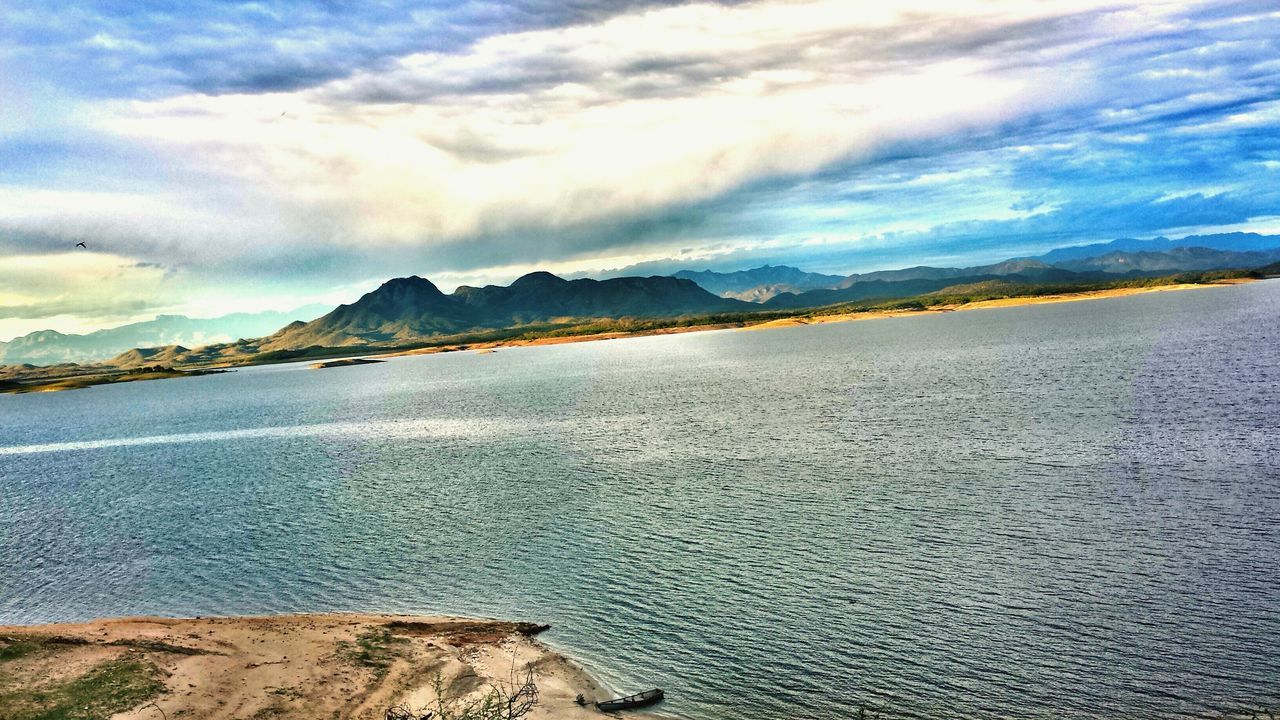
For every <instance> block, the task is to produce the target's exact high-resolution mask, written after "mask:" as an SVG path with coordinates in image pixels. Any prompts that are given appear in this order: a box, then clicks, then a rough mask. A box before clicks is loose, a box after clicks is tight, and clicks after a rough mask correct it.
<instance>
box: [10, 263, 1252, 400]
mask: <svg viewBox="0 0 1280 720" xmlns="http://www.w3.org/2000/svg"><path fill="white" fill-rule="evenodd" d="M1250 282H1257V280H1256V279H1254V278H1230V279H1224V280H1215V281H1212V282H1202V283H1175V284H1169V285H1152V286H1143V287H1118V288H1108V289H1104V290H1082V291H1079V292H1063V293H1055V294H1049V295H1026V296H1015V297H1005V298H995V299H988V300H977V301H973V302H967V303H960V304H939V305H933V306H929V307H926V308H918V307H916V308H903V309H892V310H883V309H866V310H853V311H849V312H830V311H823V310H822V309H821V308H818V309H814V310H811V311H808V312H798V313H796V314H794V315H788V316H786V317H781V318H768V317H762V318H759V319H750V318H747V319H743V320H735V321H733V322H707V323H695V324H690V325H673V326H666V327H658V328H652V329H646V330H628V331H610V332H597V333H589V334H588V333H584V334H580V335H552V336H547V337H537V338H525V339H517V338H510V339H501V340H491V341H482V342H471V343H445V344H441V345H431V346H428V347H420V348H413V349H408V350H406V349H396V348H384V349H380V348H377V347H364V348H358V350H359V352H358V353H349V354H351V355H357V354H358V355H359V356H360V357H358V358H348V359H345V360H341V359H330V360H322V361H320V362H315V360H316V358H315V357H313V358H310V359H309V360H310V361H311V364H310V365H309V367H312V368H317V369H320V368H332V367H346V366H352V365H365V364H371V363H376V362H381V361H380V360H377V359H374V358H393V357H404V356H409V355H435V354H437V353H449V352H460V351H472V352H476V353H492V352H495V351H496V350H499V349H501V348H511V347H532V346H539V345H561V344H565V343H579V342H595V341H599V340H617V339H621V338H632V337H648V336H653V335H679V334H683V333H690V332H704V331H709V330H726V329H741V330H768V329H772V328H782V327H792V326H796V325H814V324H820V323H829V322H850V321H855V320H875V319H881V318H893V317H913V316H919V315H935V314H939V313H948V312H958V311H966V310H983V309H991V308H1008V307H1017V306H1021V305H1041V304H1046V303H1061V302H1077V301H1082V300H1101V299H1105V298H1115V297H1124V296H1128V295H1142V294H1146V293H1154V292H1168V291H1173V290H1197V289H1204V288H1213V287H1221V286H1224V285H1240V284H1244V283H1250ZM260 364H264V363H257V362H253V361H251V360H250V361H247V362H237V363H231V362H226V363H217V364H212V365H199V366H191V367H187V368H183V369H173V368H162V369H148V370H151V371H150V372H138V371H126V370H120V371H111V372H105V373H104V372H97V373H94V372H86V373H84V374H79V375H75V376H72V377H67V376H63V375H59V376H56V377H50V378H48V379H47V380H32V379H27V380H23V381H22V382H13V381H7V380H5V379H4V378H3V377H0V394H4V393H28V392H52V391H59V390H73V389H79V388H85V387H90V386H93V385H100V384H105V383H119V382H134V381H138V380H153V379H162V378H170V377H191V376H195V375H203V374H208V373H214V372H225V371H228V370H234V369H236V368H241V367H253V366H255V365H260ZM273 364H274V363H273Z"/></svg>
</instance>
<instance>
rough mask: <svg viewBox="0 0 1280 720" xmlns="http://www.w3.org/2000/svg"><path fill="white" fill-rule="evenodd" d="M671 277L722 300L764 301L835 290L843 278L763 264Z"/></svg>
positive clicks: (682, 272)
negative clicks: (788, 295) (781, 296)
mask: <svg viewBox="0 0 1280 720" xmlns="http://www.w3.org/2000/svg"><path fill="white" fill-rule="evenodd" d="M672 277H677V278H681V279H684V280H692V281H694V282H695V283H697V284H698V285H699V286H701V287H702V288H703V289H705V290H708V291H710V292H713V293H715V294H716V295H720V296H721V297H727V298H735V299H738V300H747V301H750V302H764V301H765V300H768V299H769V298H771V297H773V296H774V295H777V294H779V293H782V292H793V293H795V292H804V291H806V290H815V289H818V288H832V287H835V286H836V285H838V284H839V283H840V282H841V281H842V280H844V277H843V276H840V275H823V274H821V273H813V272H805V271H804V270H801V269H799V268H794V267H790V266H787V265H762V266H760V267H758V268H751V269H749V270H737V271H735V272H727V273H724V272H715V271H714V270H700V271H695V270H680V271H679V272H675V273H672Z"/></svg>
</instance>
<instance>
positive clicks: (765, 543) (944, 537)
mask: <svg viewBox="0 0 1280 720" xmlns="http://www.w3.org/2000/svg"><path fill="white" fill-rule="evenodd" d="M1278 467H1280V281H1271V282H1263V283H1254V284H1251V285H1245V286H1237V287H1230V288H1216V289H1211V290H1195V291H1186V292H1169V293H1159V294H1150V295H1142V296H1135V297H1128V298H1119V299H1112V300H1104V301H1094V302H1081V303H1066V304H1056V305H1040V306H1031V307H1021V308H1010V309H1000V310H983V311H974V312H963V313H953V314H947V315H931V316H922V317H911V318H900V319H893V320H875V321H865V322H854V323H837V324H828V325H821V326H808V327H797V328H789V329H778V330H769V331H754V332H742V331H720V332H705V333H694V334H687V335H680V336H667V337H650V338H634V339H627V340H613V341H607V342H593V343H582V344H574V345H561V346H551V347H540V348H521V349H504V350H500V351H498V352H497V353H494V354H489V355H480V354H470V353H455V354H448V355H437V356H422V357H410V358H401V359H396V360H393V361H391V362H388V363H386V364H381V365H369V366H361V367H347V368H337V369H331V370H324V371H312V370H308V369H305V367H303V366H297V365H292V366H275V367H262V368H253V369H247V370H242V371H239V372H235V373H230V374H224V375H217V376H209V377H200V378H191V379H183V380H165V381H156V382H145V383H134V384H126V385H119V386H105V387H97V388H92V389H88V390H80V391H74V392H65V393H54V394H42V395H26V396H0V623H19V622H21V623H27V622H30V623H35V622H45V621H56V620H74V619H85V618H91V617H101V616H114V615H137V614H160V615H210V614H262V613H283V612H294V611H331V610H343V611H358V610H368V611H397V612H399V611H404V612H423V613H432V612H447V613H455V614H465V615H483V616H498V617H504V618H513V619H524V620H533V621H538V622H550V623H552V624H553V625H554V629H553V630H552V631H551V632H550V633H548V634H547V635H546V636H544V637H545V639H546V640H547V641H548V642H549V643H550V644H552V645H553V646H555V647H558V648H561V649H563V650H566V651H567V652H569V653H570V654H572V655H573V656H575V657H577V658H579V659H580V660H582V661H583V662H584V664H586V665H587V666H588V667H590V668H591V669H592V670H593V671H594V672H595V673H596V674H597V675H599V676H600V677H601V678H602V679H603V680H604V681H605V682H607V683H608V684H609V685H611V686H613V687H614V688H616V689H619V690H638V689H642V688H647V687H652V686H662V687H664V688H666V689H667V690H668V691H669V697H670V700H669V701H668V702H667V703H666V704H665V706H664V709H665V711H666V712H669V713H673V714H679V715H681V716H685V717H688V718H694V719H695V720H721V719H724V720H727V719H728V718H735V719H736V718H760V719H762V720H763V719H766V718H767V719H769V720H777V719H782V718H835V717H849V716H850V715H851V714H853V713H852V712H851V711H850V708H851V707H856V706H857V705H859V704H862V705H865V706H868V707H874V708H884V709H887V710H888V713H887V714H888V715H890V716H899V715H901V716H913V715H914V716H923V717H948V718H950V717H996V716H1000V717H1019V718H1021V717H1028V718H1030V717H1036V718H1042V717H1062V718H1077V717H1079V718H1084V717H1106V718H1140V717H1174V716H1206V715H1207V716H1214V715H1218V714H1221V713H1228V712H1241V711H1251V710H1253V709H1257V708H1260V707H1269V708H1270V709H1272V710H1273V711H1274V710H1277V709H1280V470H1277V468H1278ZM1246 716H1247V712H1246Z"/></svg>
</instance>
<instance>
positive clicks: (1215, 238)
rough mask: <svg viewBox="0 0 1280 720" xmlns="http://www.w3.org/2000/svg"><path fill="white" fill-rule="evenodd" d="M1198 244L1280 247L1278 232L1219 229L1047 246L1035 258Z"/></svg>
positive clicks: (1070, 257) (1240, 248)
mask: <svg viewBox="0 0 1280 720" xmlns="http://www.w3.org/2000/svg"><path fill="white" fill-rule="evenodd" d="M1185 247H1199V248H1208V249H1210V250H1229V251H1233V252H1249V251H1255V252H1256V251H1261V250H1274V249H1276V248H1280V236H1277V235H1259V234H1258V233H1240V232H1236V233H1219V234H1216V235H1188V236H1187V237H1184V238H1182V239H1180V240H1171V239H1169V238H1166V237H1158V238H1155V239H1152V240H1135V239H1132V238H1123V239H1120V240H1112V241H1111V242H1105V243H1093V244H1091V245H1075V246H1072V247H1064V248H1058V249H1056V250H1050V251H1049V252H1047V253H1045V254H1044V255H1041V256H1039V257H1038V258H1037V259H1038V260H1042V261H1044V262H1046V263H1050V264H1053V265H1057V264H1060V263H1064V262H1067V261H1071V260H1083V259H1085V258H1092V257H1098V256H1100V255H1107V254H1109V253H1113V252H1169V251H1170V250H1173V249H1175V248H1185Z"/></svg>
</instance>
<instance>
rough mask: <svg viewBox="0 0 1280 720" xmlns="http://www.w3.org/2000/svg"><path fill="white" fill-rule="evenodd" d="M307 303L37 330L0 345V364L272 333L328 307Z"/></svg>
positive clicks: (86, 357)
mask: <svg viewBox="0 0 1280 720" xmlns="http://www.w3.org/2000/svg"><path fill="white" fill-rule="evenodd" d="M327 309H328V308H326V307H325V306H323V305H307V306H304V307H300V308H298V309H296V310H291V311H289V312H276V311H270V312H261V313H233V314H231V315H223V316H221V317H215V318H190V317H186V316H183V315H160V316H157V317H156V318H155V319H154V320H147V321H145V322H137V323H130V324H128V325H121V326H120V327H115V328H109V329H106V330H98V331H95V332H91V333H87V334H85V335H69V334H64V333H60V332H57V331H55V330H39V331H36V332H33V333H29V334H27V335H23V336H22V337H18V338H14V339H13V340H11V341H9V342H7V343H0V365H20V364H23V363H29V364H32V365H53V364H56V363H68V362H74V363H86V362H97V361H101V360H106V359H108V358H112V357H114V356H116V355H119V354H120V353H122V352H125V351H126V350H130V349H133V348H146V347H160V346H165V345H175V344H176V345H185V346H189V347H195V346H198V345H208V344H211V343H222V342H229V341H232V340H236V339H237V338H253V337H259V336H262V335H266V334H268V333H272V332H275V331H276V330H277V329H279V328H280V326H281V325H283V324H285V323H287V322H289V321H290V320H311V319H313V318H315V317H318V316H319V315H321V314H323V313H324V312H325V310H327Z"/></svg>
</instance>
